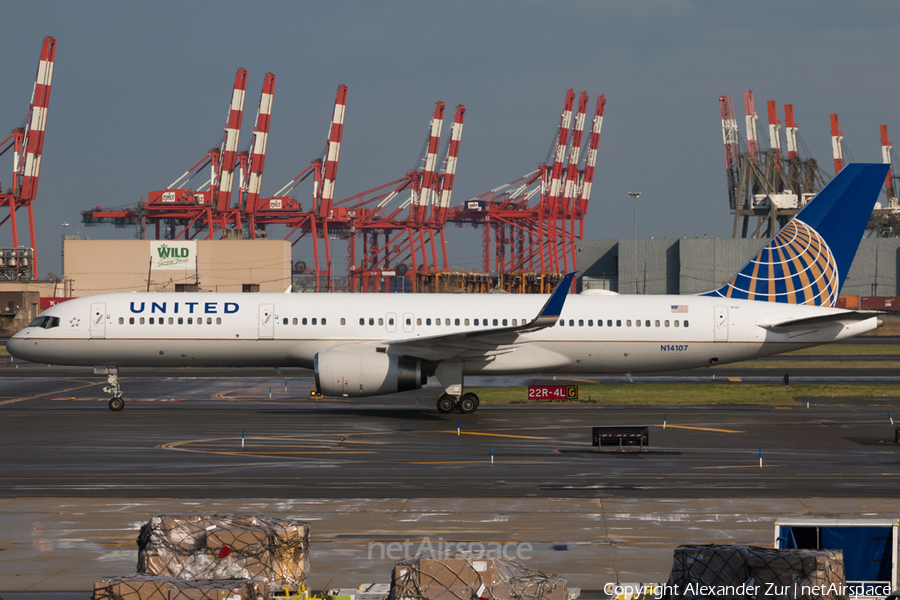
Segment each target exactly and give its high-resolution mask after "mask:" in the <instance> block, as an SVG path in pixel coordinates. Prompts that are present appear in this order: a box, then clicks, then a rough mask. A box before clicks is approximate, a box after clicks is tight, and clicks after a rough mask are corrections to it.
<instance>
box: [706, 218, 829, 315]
mask: <svg viewBox="0 0 900 600" xmlns="http://www.w3.org/2000/svg"><path fill="white" fill-rule="evenodd" d="M838 282H839V278H838V270H837V265H836V264H835V260H834V255H833V254H832V253H831V249H830V248H829V247H828V244H826V243H825V240H824V239H822V236H820V235H819V234H818V232H816V230H815V229H813V228H812V227H810V226H809V225H807V224H806V223H804V222H803V221H800V220H798V219H796V218H795V219H794V220H792V221H791V222H790V223H788V224H787V225H785V226H784V228H783V229H782V230H781V232H780V233H779V234H778V235H777V236H776V237H775V239H773V240H772V241H771V242H769V243H768V244H767V245H766V247H765V248H763V249H762V250H760V252H759V254H757V255H756V256H755V257H754V258H753V259H752V260H751V261H750V262H749V263H747V266H745V267H744V268H743V269H742V270H741V272H740V273H738V274H737V275H736V276H735V277H734V279H732V280H731V281H730V282H729V283H727V284H726V285H725V286H724V287H723V288H721V289H720V290H718V295H721V296H724V297H726V298H738V299H746V300H760V301H763V302H784V303H788V304H807V305H811V306H834V305H835V303H836V302H837V297H838V291H839V290H838Z"/></svg>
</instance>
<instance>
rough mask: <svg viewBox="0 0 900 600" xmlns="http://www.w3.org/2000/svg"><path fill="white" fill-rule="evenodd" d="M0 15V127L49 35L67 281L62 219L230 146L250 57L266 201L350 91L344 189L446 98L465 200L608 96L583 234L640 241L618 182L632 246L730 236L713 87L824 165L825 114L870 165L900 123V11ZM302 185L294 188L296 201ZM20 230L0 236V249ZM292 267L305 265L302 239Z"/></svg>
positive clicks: (774, 7)
mask: <svg viewBox="0 0 900 600" xmlns="http://www.w3.org/2000/svg"><path fill="white" fill-rule="evenodd" d="M0 16H2V19H3V21H4V22H5V23H7V24H15V26H10V27H7V28H5V29H6V31H5V33H4V37H5V40H4V41H5V48H6V50H5V51H4V52H3V53H2V55H0V69H2V70H0V72H2V73H3V75H4V77H3V86H2V89H0V128H2V127H6V128H7V129H8V130H11V129H12V128H14V127H16V126H18V125H20V124H21V123H22V122H23V121H24V119H25V117H26V115H27V110H28V103H29V100H30V97H31V90H32V86H33V83H34V74H35V71H36V68H37V62H38V56H39V53H40V48H41V43H42V39H43V38H44V36H53V37H55V38H56V39H57V50H56V68H55V71H54V79H53V88H52V92H51V97H50V108H49V115H48V124H47V131H46V137H45V144H44V153H43V159H42V170H41V178H40V183H39V187H38V195H37V199H36V200H35V203H34V209H35V220H36V228H37V233H36V237H37V248H38V257H39V261H40V267H39V269H40V275H41V276H44V275H45V274H46V273H47V272H48V271H52V272H55V273H59V272H60V250H61V236H62V233H63V227H61V226H60V224H61V223H64V222H66V223H69V225H68V227H66V228H65V232H66V233H67V234H74V233H76V232H78V233H80V234H82V235H87V236H89V237H90V238H92V239H128V238H130V237H133V234H134V230H132V229H115V228H113V227H111V226H106V227H91V228H86V227H85V226H84V225H82V224H81V211H83V210H86V209H88V208H90V207H93V206H101V207H104V208H111V207H124V206H134V205H135V204H137V202H138V201H139V199H140V198H141V197H146V195H147V192H148V191H149V190H158V189H162V188H164V187H165V186H167V185H168V184H169V183H171V182H172V181H173V180H175V179H176V178H177V177H178V176H179V175H181V174H182V173H183V172H185V171H186V170H187V169H188V168H189V167H191V166H192V165H193V164H195V163H196V162H197V161H198V160H200V159H201V158H202V157H203V156H204V154H205V153H206V152H207V151H208V149H209V148H212V147H215V146H217V145H218V144H219V143H220V141H221V137H222V129H223V127H224V124H225V118H226V116H227V106H228V102H229V100H230V94H231V88H232V85H233V82H234V74H235V71H236V70H237V69H238V68H239V67H243V68H245V69H247V70H248V71H249V76H248V86H247V87H248V89H247V100H246V106H245V118H244V127H243V130H242V137H241V145H242V146H244V145H245V144H246V143H248V142H249V139H250V134H251V131H252V122H253V116H254V115H255V112H256V106H257V104H258V102H259V93H260V89H261V87H262V80H263V77H264V74H265V73H266V72H272V73H274V74H275V75H276V83H275V98H274V105H273V113H272V125H271V131H270V136H269V143H268V152H267V156H266V163H265V174H264V178H263V184H262V194H263V196H266V195H272V194H274V192H276V191H277V190H278V189H280V188H281V187H282V186H283V185H284V184H285V183H287V182H288V181H290V180H291V179H292V178H293V177H294V176H295V175H297V174H298V173H299V172H300V171H301V170H302V169H303V168H304V167H306V166H307V165H308V164H309V163H310V161H311V160H313V159H314V158H316V157H318V156H320V155H321V152H322V151H323V149H324V146H325V137H326V134H327V130H328V122H329V120H330V118H331V111H332V109H333V104H334V94H335V91H336V89H337V87H338V85H340V84H346V85H347V86H348V87H349V91H348V99H347V113H346V120H345V126H344V135H343V143H342V147H341V160H340V166H339V171H338V180H337V184H336V198H337V199H340V198H344V197H346V196H349V195H352V194H355V193H357V192H360V191H363V190H365V189H368V188H371V187H375V186H377V185H380V184H382V183H386V182H388V181H391V180H393V179H396V178H398V177H401V176H403V175H404V174H405V173H406V172H407V171H408V170H410V169H413V168H415V167H416V166H417V159H418V157H419V155H420V151H421V150H422V146H423V143H424V141H425V137H426V134H427V130H428V123H429V119H430V117H431V114H432V112H433V110H434V104H435V102H436V101H438V100H441V101H443V102H445V103H446V105H447V110H446V117H448V118H447V120H446V122H445V129H444V135H442V138H445V137H446V134H447V133H448V132H449V117H452V114H453V108H454V107H455V106H456V105H457V104H465V105H466V109H467V110H466V121H465V127H464V130H463V138H462V142H461V149H460V157H459V164H458V168H457V175H456V185H455V190H454V201H453V204H456V203H458V202H461V201H463V200H464V199H466V198H469V197H472V196H475V195H478V194H480V193H482V192H485V191H488V190H490V189H492V188H495V187H497V186H498V185H500V184H503V183H505V182H507V181H509V180H512V179H515V178H516V177H519V176H521V175H524V174H525V173H528V172H530V171H532V170H534V169H536V168H537V166H538V164H539V163H540V162H543V161H544V160H545V159H546V157H547V153H548V150H549V149H550V146H551V142H552V140H553V138H554V136H555V133H556V129H557V126H558V124H559V114H560V111H561V110H562V105H563V101H564V97H565V92H566V90H567V89H568V88H574V89H575V90H576V92H578V91H581V90H586V91H587V92H588V93H589V94H590V95H591V102H590V107H591V108H590V110H591V111H592V110H593V105H594V103H595V101H596V97H597V95H599V94H605V96H606V111H605V118H604V122H603V130H602V133H601V136H600V147H599V152H598V158H597V169H596V174H595V178H594V185H593V192H592V195H591V203H590V208H589V211H588V215H587V217H586V220H585V237H586V238H587V239H609V238H622V237H631V235H632V226H633V222H632V219H633V213H632V209H633V206H632V200H631V197H630V196H628V192H629V191H640V192H641V196H640V199H639V200H638V206H637V235H638V236H639V237H657V238H659V237H670V238H673V237H703V236H709V237H730V236H731V230H732V229H731V228H732V223H733V217H732V215H731V214H730V213H729V210H728V199H727V189H726V183H725V182H726V179H725V163H724V154H723V148H722V132H721V121H720V114H719V103H718V97H719V96H720V95H723V94H730V95H732V96H733V97H734V99H735V109H736V111H737V112H738V113H739V116H740V115H741V114H742V113H743V100H742V95H743V92H744V90H752V91H753V93H754V97H755V100H756V110H757V112H758V113H759V114H760V115H762V116H763V118H762V119H761V120H762V121H764V119H765V117H764V115H765V103H766V101H767V100H776V101H777V102H778V106H779V116H780V118H783V112H782V110H783V109H782V108H781V107H782V105H783V104H784V103H793V105H794V112H795V118H796V120H797V122H798V125H799V127H800V136H801V138H802V140H803V143H804V144H805V147H806V151H804V152H803V153H802V155H803V157H804V158H806V157H814V158H817V159H818V161H819V163H820V164H821V165H823V166H825V167H828V165H830V164H831V137H830V131H829V115H830V114H831V113H838V114H839V115H840V119H841V129H842V132H843V134H844V140H845V145H846V148H847V149H848V150H849V155H848V158H852V159H853V160H855V161H858V162H866V161H868V162H880V161H881V148H880V142H879V133H878V127H879V125H881V124H886V125H888V127H889V129H890V131H892V132H895V133H893V135H894V136H895V137H898V138H900V119H898V105H897V98H898V97H900V93H898V92H900V79H898V78H897V77H896V76H895V74H894V69H893V68H892V66H891V65H892V64H893V59H894V56H895V55H896V40H897V39H900V35H898V34H900V5H898V4H896V3H892V2H874V1H865V0H863V1H860V2H843V1H840V2H839V1H832V0H823V1H805V0H798V1H794V2H783V1H778V2H776V1H765V0H764V1H760V2H740V3H738V2H721V1H711V0H710V1H689V0H657V1H652V2H651V1H642V0H624V1H610V2H605V1H593V2H590V1H570V0H556V1H553V2H534V1H528V0H520V1H516V2H513V1H491V0H481V1H472V2H468V1H459V2H427V1H395V0H384V1H380V2H362V1H358V2H349V1H343V0H334V1H329V2H305V1H292V2H287V1H270V2H265V3H248V2H242V3H238V2H230V1H217V2H201V1H193V2H165V1H162V2H153V3H137V2H104V1H92V2H62V1H59V2H48V1H35V2H16V3H11V2H7V3H4V4H3V5H2V6H0ZM588 118H590V111H589V116H588ZM740 121H741V124H742V121H743V120H742V119H740ZM4 124H5V125H4ZM0 130H2V129H0ZM742 135H743V132H742ZM10 154H11V152H9V153H7V154H6V155H4V156H2V157H0V184H2V185H3V186H4V187H3V189H6V187H7V186H8V185H9V184H10V182H11V172H12V161H11V156H10ZM310 193H311V185H306V184H303V185H301V186H300V187H298V188H297V190H296V195H297V197H298V200H299V201H300V202H301V203H303V204H304V207H306V206H309V204H310V202H309V195H310ZM19 218H20V219H23V220H24V211H20V212H19ZM20 231H22V232H24V231H27V229H25V228H21V229H20ZM277 235H278V232H277V230H272V232H271V237H277ZM11 239H12V238H11V233H10V228H9V225H8V224H7V225H4V226H3V227H0V246H2V247H7V246H9V245H11ZM24 239H26V240H27V236H25V238H24ZM448 239H449V245H450V248H449V255H450V264H451V267H456V268H466V269H477V268H479V266H480V264H481V248H480V236H479V235H477V234H475V233H474V232H473V231H471V230H457V229H456V228H450V229H448ZM334 248H335V254H337V255H344V254H345V246H344V245H343V244H342V243H341V242H335V245H334ZM293 258H294V260H306V261H307V262H308V263H311V256H310V253H309V250H308V249H307V247H306V246H304V245H303V244H302V243H301V244H298V245H297V246H296V247H295V248H294V256H293ZM98 260H102V257H98Z"/></svg>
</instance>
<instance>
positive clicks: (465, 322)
mask: <svg viewBox="0 0 900 600" xmlns="http://www.w3.org/2000/svg"><path fill="white" fill-rule="evenodd" d="M463 325H465V326H466V327H468V326H469V320H468V319H463Z"/></svg>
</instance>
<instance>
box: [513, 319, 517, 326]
mask: <svg viewBox="0 0 900 600" xmlns="http://www.w3.org/2000/svg"><path fill="white" fill-rule="evenodd" d="M512 324H513V327H515V326H516V325H518V322H516V320H515V319H513V320H512Z"/></svg>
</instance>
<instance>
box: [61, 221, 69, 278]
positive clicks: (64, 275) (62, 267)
mask: <svg viewBox="0 0 900 600" xmlns="http://www.w3.org/2000/svg"><path fill="white" fill-rule="evenodd" d="M59 226H60V227H62V228H63V234H62V246H61V248H62V249H61V250H60V254H61V257H62V265H60V269H61V270H62V279H65V278H66V227H68V226H69V224H68V223H66V222H65V221H63V222H62V223H60V224H59Z"/></svg>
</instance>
